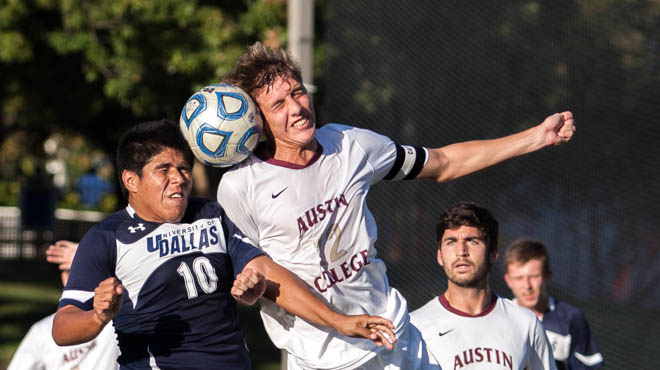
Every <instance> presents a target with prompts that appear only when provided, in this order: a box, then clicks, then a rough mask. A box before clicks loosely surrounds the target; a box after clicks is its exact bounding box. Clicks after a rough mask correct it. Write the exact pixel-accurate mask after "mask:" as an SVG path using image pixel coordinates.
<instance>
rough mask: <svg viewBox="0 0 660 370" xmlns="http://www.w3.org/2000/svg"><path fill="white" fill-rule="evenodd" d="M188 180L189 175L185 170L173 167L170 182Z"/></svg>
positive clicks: (175, 182)
mask: <svg viewBox="0 0 660 370" xmlns="http://www.w3.org/2000/svg"><path fill="white" fill-rule="evenodd" d="M188 181H189V180H188V177H187V176H186V175H185V174H184V173H183V170H181V169H179V168H173V169H172V170H171V171H170V182H172V183H173V184H184V183H186V182H188Z"/></svg>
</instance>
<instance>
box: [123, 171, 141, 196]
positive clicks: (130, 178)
mask: <svg viewBox="0 0 660 370" xmlns="http://www.w3.org/2000/svg"><path fill="white" fill-rule="evenodd" d="M121 181H122V182H123V183H124V186H125V187H126V190H128V192H129V193H135V192H137V188H138V185H139V184H140V176H138V174H137V173H135V172H133V171H129V170H124V171H123V172H122V173H121Z"/></svg>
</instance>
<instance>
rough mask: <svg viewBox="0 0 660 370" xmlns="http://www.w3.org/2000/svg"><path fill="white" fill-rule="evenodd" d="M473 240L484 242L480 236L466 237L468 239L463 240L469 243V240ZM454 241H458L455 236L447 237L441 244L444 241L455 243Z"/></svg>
mask: <svg viewBox="0 0 660 370" xmlns="http://www.w3.org/2000/svg"><path fill="white" fill-rule="evenodd" d="M475 239H476V240H480V241H484V240H486V239H484V238H483V237H481V236H468V237H466V238H464V240H467V241H471V240H475ZM456 240H458V238H457V237H455V236H448V237H446V238H444V239H442V241H443V242H444V241H456Z"/></svg>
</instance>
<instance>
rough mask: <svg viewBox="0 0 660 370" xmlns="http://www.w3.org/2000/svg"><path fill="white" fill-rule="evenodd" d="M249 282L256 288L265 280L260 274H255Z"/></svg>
mask: <svg viewBox="0 0 660 370" xmlns="http://www.w3.org/2000/svg"><path fill="white" fill-rule="evenodd" d="M249 280H250V282H251V283H252V287H255V286H257V285H259V283H261V282H262V281H263V280H264V276H263V275H261V274H260V273H258V272H255V273H254V274H251V275H250V278H249Z"/></svg>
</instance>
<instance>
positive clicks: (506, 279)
mask: <svg viewBox="0 0 660 370" xmlns="http://www.w3.org/2000/svg"><path fill="white" fill-rule="evenodd" d="M505 268H508V266H507V267H505ZM504 281H505V282H506V285H508V286H509V288H511V277H510V276H509V273H508V272H505V273H504Z"/></svg>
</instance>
